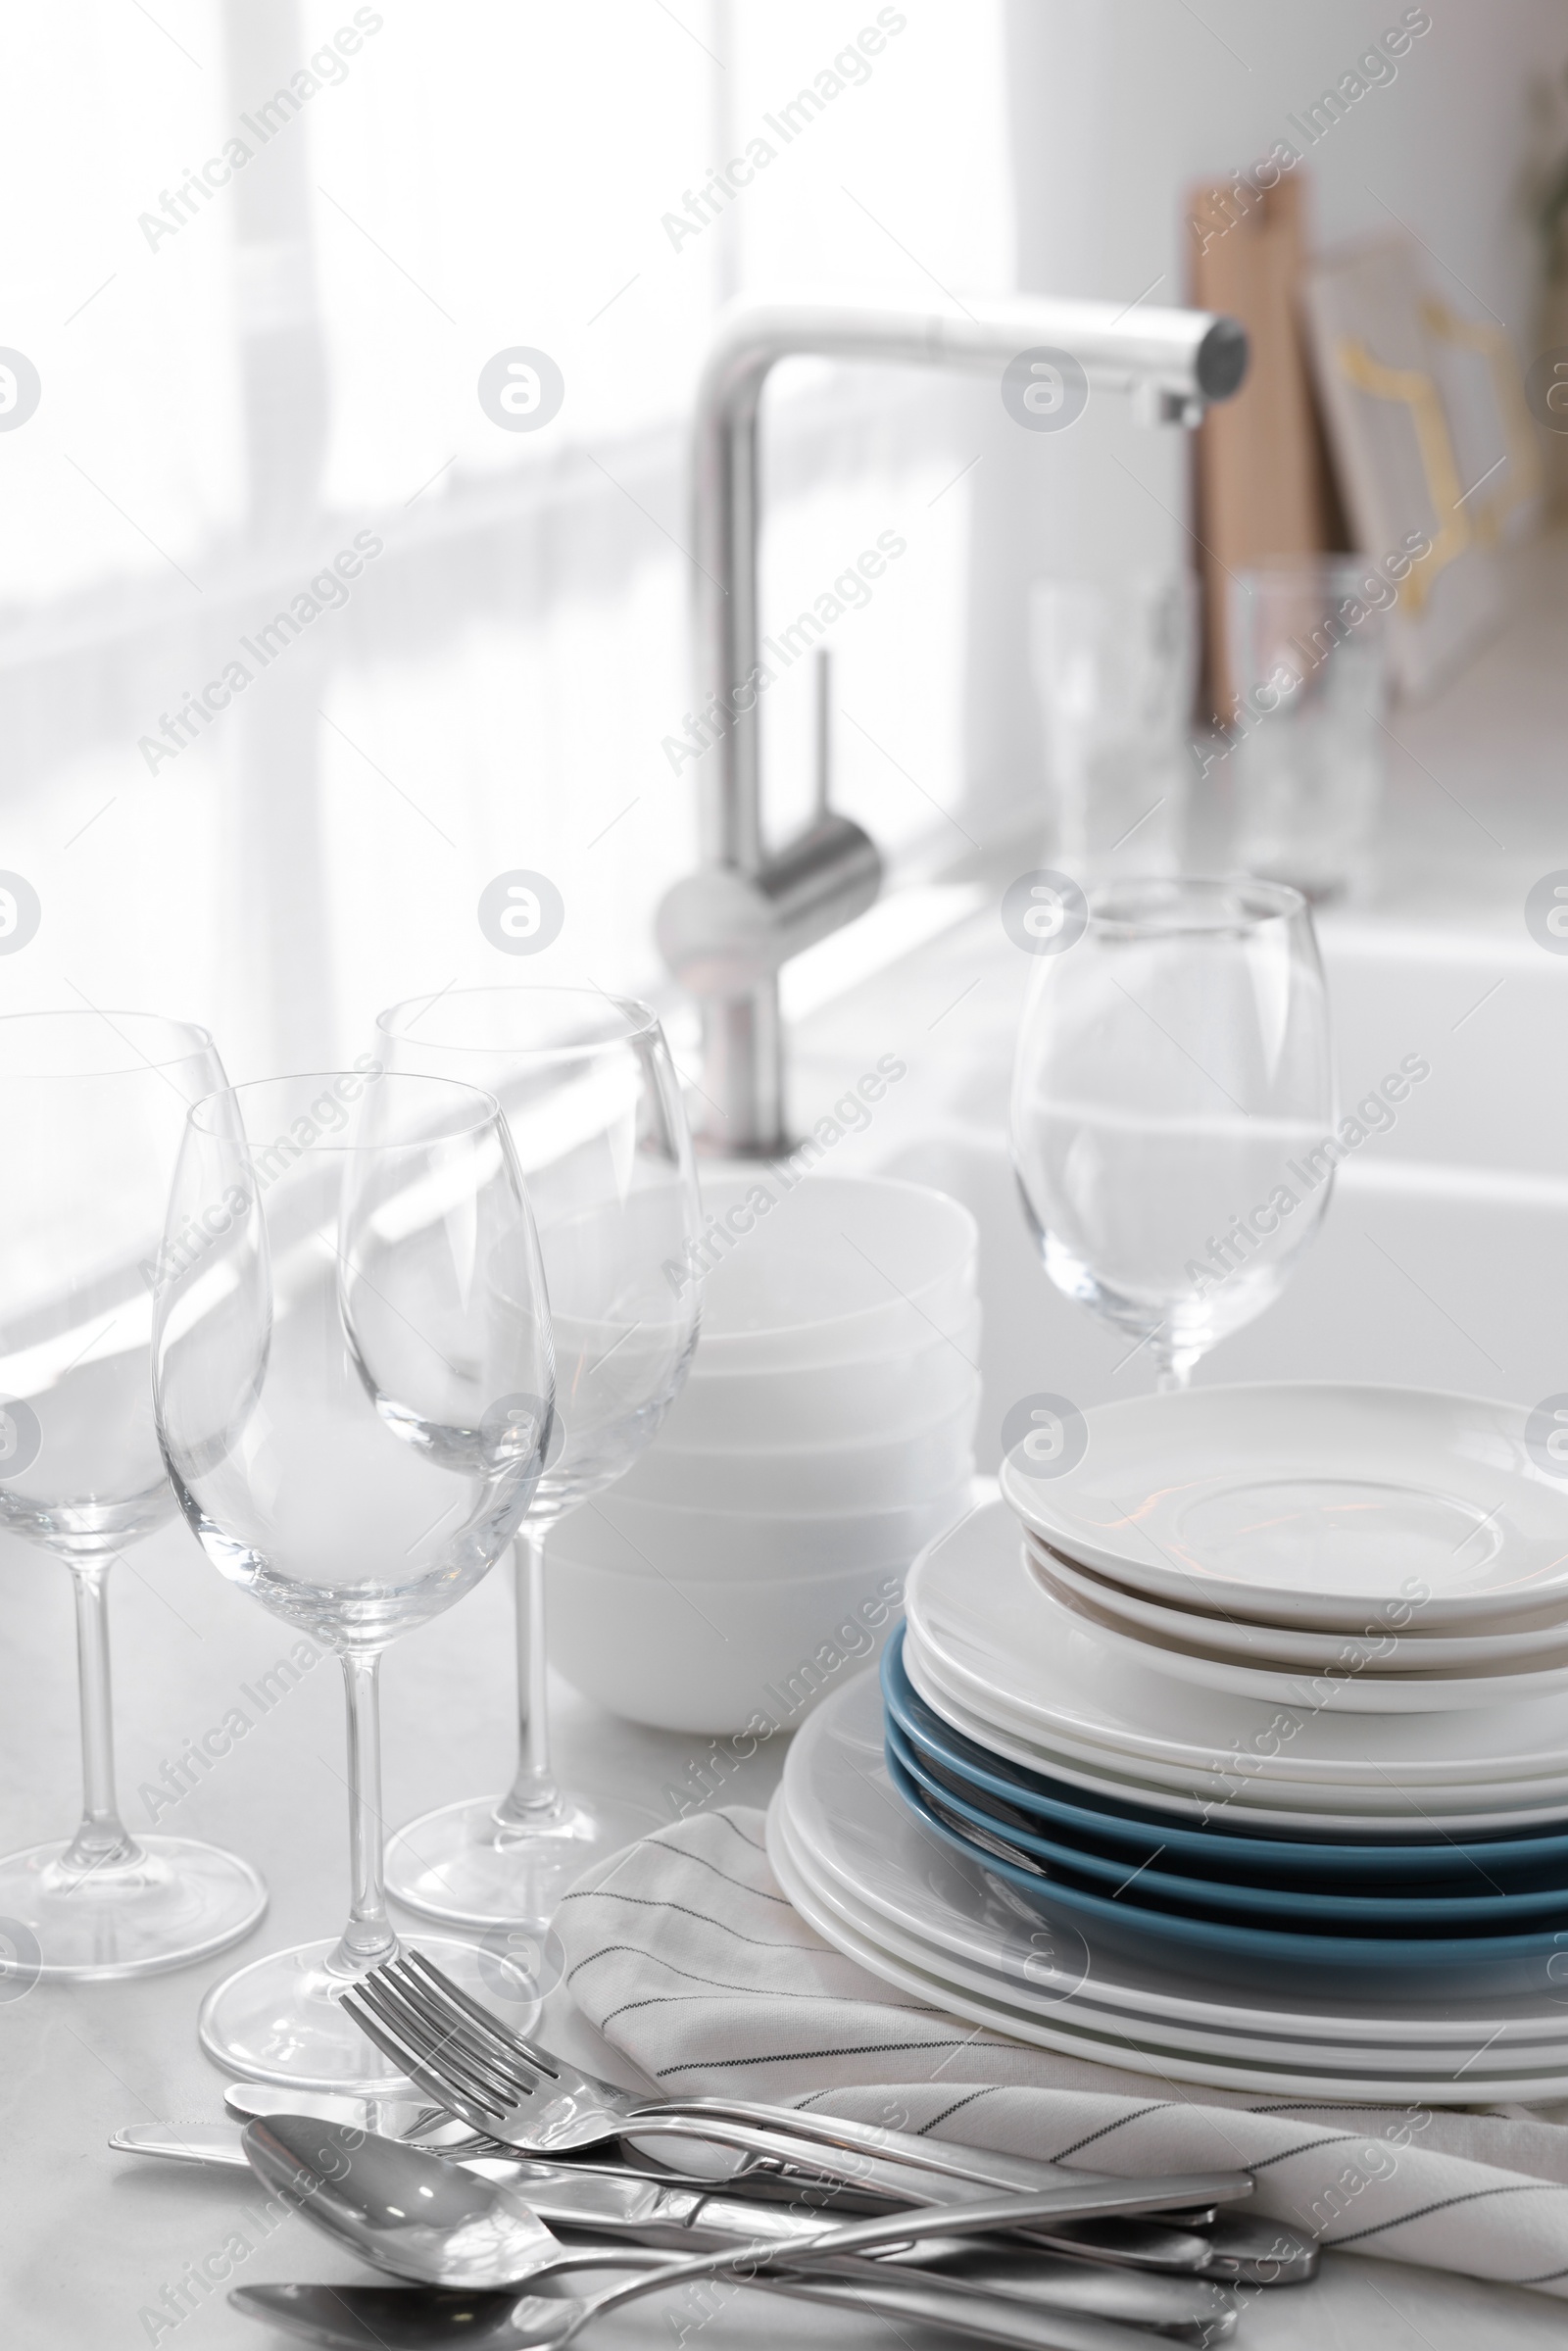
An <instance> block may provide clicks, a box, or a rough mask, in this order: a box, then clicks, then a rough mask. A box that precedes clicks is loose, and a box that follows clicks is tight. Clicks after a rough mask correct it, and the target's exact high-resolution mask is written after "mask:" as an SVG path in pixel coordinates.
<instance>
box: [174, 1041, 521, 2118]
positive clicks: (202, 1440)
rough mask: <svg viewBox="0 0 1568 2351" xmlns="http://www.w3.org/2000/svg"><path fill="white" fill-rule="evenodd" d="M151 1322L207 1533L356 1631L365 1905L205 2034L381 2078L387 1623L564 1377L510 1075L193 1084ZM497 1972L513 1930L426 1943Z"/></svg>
mask: <svg viewBox="0 0 1568 2351" xmlns="http://www.w3.org/2000/svg"><path fill="white" fill-rule="evenodd" d="M168 1230H169V1241H168V1245H167V1254H168V1256H169V1259H170V1261H171V1266H172V1270H171V1273H170V1276H169V1279H168V1280H167V1282H166V1284H165V1286H164V1288H163V1290H162V1291H161V1292H160V1294H159V1298H158V1312H157V1318H156V1323H155V1328H154V1337H153V1364H154V1400H155V1408H156V1412H157V1420H158V1434H159V1438H160V1441H161V1443H162V1445H163V1447H164V1455H165V1459H166V1460H167V1462H168V1464H169V1472H170V1476H171V1478H172V1481H173V1486H174V1492H175V1494H177V1496H178V1499H179V1505H180V1508H181V1509H182V1510H183V1512H184V1514H185V1518H186V1521H187V1523H188V1524H189V1526H190V1528H191V1530H192V1532H193V1533H194V1534H195V1536H196V1538H197V1540H198V1542H199V1543H201V1545H202V1548H203V1549H204V1550H205V1551H206V1553H207V1555H208V1557H209V1558H210V1559H211V1560H212V1562H213V1564H214V1566H215V1567H217V1568H218V1569H219V1570H220V1571H221V1573H222V1574H223V1575H225V1576H226V1577H227V1578H228V1579H229V1581H230V1582H231V1583H234V1584H238V1585H240V1586H241V1587H243V1589H244V1590H245V1591H247V1592H252V1593H253V1594H254V1595H255V1597H256V1598H257V1599H259V1600H260V1601H261V1602H262V1604H263V1606H264V1607H266V1608H269V1609H270V1610H271V1612H272V1614H273V1615H275V1616H280V1617H282V1618H283V1619H284V1620H285V1621H286V1622H287V1623H288V1624H291V1625H296V1626H298V1627H299V1628H300V1630H301V1631H302V1632H304V1633H307V1634H309V1636H310V1638H311V1640H312V1641H316V1642H318V1643H319V1644H320V1645H322V1646H324V1647H328V1648H332V1649H335V1650H337V1652H338V1653H339V1655H340V1657H341V1659H342V1663H343V1678H344V1683H345V1687H346V1689H347V1692H348V1725H349V1738H348V1769H347V1786H348V1796H349V1834H350V1879H351V1886H352V1896H351V1902H350V1909H349V1918H348V1924H347V1926H346V1927H345V1928H344V1930H343V1933H342V1935H340V1936H339V1938H338V1939H337V1940H336V1942H333V1941H331V1940H330V1939H323V1940H320V1941H316V1942H309V1943H305V1944H302V1945H300V1946H298V1947H297V1948H295V1949H293V1950H287V1951H280V1952H275V1953H273V1954H272V1956H271V1957H270V1958H267V1959H261V1960H257V1961H255V1962H254V1963H253V1964H252V1965H251V1966H249V1967H246V1968H242V1969H241V1970H240V1971H239V1972H238V1973H237V1974H236V1975H233V1976H230V1977H229V1978H228V1979H227V1981H226V1982H224V1983H222V1984H220V1985H219V1986H218V1987H217V1989H216V1990H214V1991H212V1992H210V1993H209V1994H208V1996H207V1999H206V2000H205V2002H204V2003H203V2006H202V2011H201V2017H200V2031H201V2037H202V2042H203V2045H204V2047H205V2048H206V2049H207V2051H208V2053H209V2055H211V2056H213V2057H215V2058H216V2059H217V2060H218V2061H219V2063H220V2064H221V2065H223V2066H226V2067H228V2068H229V2069H230V2071H232V2072H236V2073H239V2074H243V2075H248V2076H251V2077H253V2078H255V2079H257V2080H259V2081H264V2082H283V2083H285V2084H287V2085H289V2086H291V2087H293V2086H309V2087H315V2088H327V2089H345V2088H349V2087H351V2086H358V2087H359V2088H361V2089H362V2090H364V2091H365V2093H366V2094H374V2092H376V2091H377V2090H385V2088H386V2087H387V2083H388V2081H389V2079H393V2080H395V2079H396V2077H395V2075H393V2073H392V2070H391V2069H390V2068H388V2067H387V2066H386V2065H385V2064H384V2062H383V2061H381V2060H380V2059H378V2058H377V2057H376V2055H375V2053H374V2052H373V2051H372V2050H371V2049H370V2047H369V2045H368V2042H367V2041H366V2040H365V2039H364V2037H363V2035H362V2034H361V2033H360V2032H359V2029H358V2027H357V2026H356V2025H355V2024H354V2023H353V2021H352V2019H350V2018H348V2017H346V2016H345V2015H344V2013H343V2010H342V2006H341V1995H342V1993H343V1992H344V1991H345V1990H346V1989H348V1988H349V1986H350V1985H351V1984H354V1983H355V1982H356V1981H357V1980H358V1979H359V1978H360V1977H361V1976H362V1975H364V1973H365V1972H366V1970H367V1969H368V1968H371V1967H374V1966H376V1965H378V1964H379V1963H380V1962H381V1961H382V1960H385V1959H388V1958H391V1957H392V1956H393V1955H394V1954H395V1953H396V1951H397V1949H398V1938H397V1936H396V1935H395V1934H394V1933H393V1931H392V1928H391V1926H390V1925H389V1923H388V1920H387V1915H386V1907H385V1902H384V1899H383V1892H382V1874H381V1837H382V1830H381V1813H380V1806H381V1790H380V1747H379V1736H378V1729H377V1687H376V1677H377V1669H378V1666H379V1662H380V1655H381V1651H382V1650H383V1649H384V1648H385V1647H386V1646H387V1644H388V1642H390V1641H395V1640H396V1639H397V1638H398V1636H399V1635H400V1634H402V1633H406V1632H407V1631H409V1630H410V1628H411V1627H413V1626H416V1625H420V1624H423V1623H425V1622H426V1621H427V1619H429V1618H430V1617H432V1616H434V1615H436V1614H438V1612H439V1611H440V1610H442V1609H443V1608H450V1607H451V1606H452V1604H453V1602H454V1601H455V1600H459V1599H461V1598H462V1596H463V1594H464V1593H465V1592H466V1591H467V1590H468V1589H469V1587H470V1586H471V1585H473V1584H476V1583H477V1582H478V1580H479V1578H480V1577H481V1576H482V1575H484V1574H485V1572H486V1570H487V1569H488V1568H489V1567H490V1566H491V1565H492V1564H493V1562H494V1561H495V1560H496V1559H497V1557H499V1555H500V1553H501V1552H502V1551H503V1550H504V1549H505V1547H506V1545H507V1543H510V1541H511V1540H512V1536H513V1533H514V1531H515V1528H516V1526H517V1523H518V1521H519V1519H520V1518H521V1516H522V1514H523V1512H524V1510H526V1508H527V1506H528V1503H529V1501H530V1500H531V1498H532V1495H533V1491H534V1486H535V1484H536V1482H537V1480H538V1476H539V1470H540V1465H541V1462H542V1459H543V1455H544V1449H545V1445H546V1444H547V1442H548V1432H549V1423H550V1413H551V1409H552V1398H553V1388H554V1381H553V1370H552V1361H551V1345H550V1324H549V1313H548V1308H547V1305H546V1300H545V1289H544V1276H543V1271H542V1269H541V1266H540V1262H539V1250H538V1242H537V1239H536V1237H535V1234H534V1230H533V1223H532V1219H531V1217H530V1215H529V1212H528V1204H527V1200H526V1198H525V1195H524V1192H523V1188H522V1179H521V1176H520V1175H519V1173H518V1169H517V1163H516V1159H515V1155H514V1153H513V1150H512V1144H511V1139H510V1137H509V1136H508V1134H507V1130H506V1125H505V1122H504V1121H503V1120H502V1118H501V1116H500V1113H499V1111H498V1110H497V1107H496V1104H495V1102H493V1101H492V1100H491V1098H490V1097H489V1096H488V1095H486V1094H483V1093H481V1092H480V1091H478V1090H477V1089H476V1088H474V1087H471V1086H463V1085H457V1084H454V1083H453V1082H451V1081H450V1080H447V1079H442V1078H429V1077H406V1076H391V1075H387V1074H385V1073H378V1072H376V1071H374V1070H373V1069H372V1070H371V1071H370V1072H368V1073H367V1072H365V1071H364V1070H347V1071H338V1072H328V1073H327V1074H325V1075H319V1076H312V1077H290V1078H272V1079H265V1080H263V1081H261V1082H260V1083H258V1084H255V1085H247V1086H238V1087H232V1088H226V1089H224V1090H223V1091H222V1092H221V1093H218V1094H214V1095H212V1096H210V1097H209V1098H208V1100H207V1101H205V1102H200V1103H198V1104H197V1105H196V1107H195V1108H194V1109H193V1110H192V1111H191V1112H190V1115H189V1118H188V1120H187V1122H186V1128H185V1139H184V1143H183V1146H182V1148H181V1151H180V1154H179V1162H178V1166H177V1168H176V1170H175V1175H174V1183H173V1189H172V1196H171V1200H170V1206H169V1227H168ZM423 1947H424V1948H425V1949H426V1950H427V1951H428V1953H429V1954H430V1956H431V1957H432V1958H435V1959H436V1960H437V1961H438V1962H439V1964H440V1965H441V1966H442V1967H444V1968H446V1969H447V1970H448V1972H449V1973H450V1974H452V1975H453V1976H455V1977H456V1978H457V1980H458V1981H459V1982H460V1983H461V1984H466V1986H467V1988H468V1989H469V1991H470V1992H471V1993H473V1994H475V1995H476V1996H491V1995H493V1994H494V1993H495V1992H496V1991H498V1990H502V1992H503V1996H505V1997H506V1998H507V1999H508V2001H509V2003H513V2004H521V2003H523V2002H527V2003H529V2004H530V2005H531V2004H532V1999H531V1987H530V1986H528V1985H527V1984H524V1983H522V1981H521V1980H520V1978H517V1977H516V1975H515V1971H513V1970H511V1968H510V1963H509V1962H508V1961H506V1960H505V1959H504V1958H498V1957H497V1956H496V1955H494V1954H492V1953H490V1952H487V1951H477V1950H475V1949H474V1948H473V1947H472V1946H471V1945H469V1944H466V1943H459V1942H456V1941H449V1940H447V1939H445V1938H438V1939H436V1940H433V1941H430V1942H428V1943H426V1944H425V1945H424V1946H423Z"/></svg>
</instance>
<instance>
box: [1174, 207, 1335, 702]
mask: <svg viewBox="0 0 1568 2351" xmlns="http://www.w3.org/2000/svg"><path fill="white" fill-rule="evenodd" d="M1305 199H1306V190H1305V187H1304V185H1303V183H1302V179H1301V175H1300V173H1299V171H1292V172H1287V173H1286V174H1285V176H1284V177H1283V178H1281V179H1280V180H1279V181H1278V183H1277V184H1276V185H1275V186H1274V187H1272V188H1269V189H1266V190H1263V191H1258V190H1256V189H1253V188H1252V187H1250V185H1248V184H1247V183H1246V182H1241V183H1238V184H1236V185H1218V186H1198V187H1195V188H1193V189H1192V190H1191V191H1190V193H1189V197H1188V205H1187V235H1188V238H1189V240H1190V241H1189V248H1188V249H1189V252H1190V254H1191V257H1192V260H1191V288H1190V291H1191V299H1192V301H1193V302H1194V304H1195V305H1196V306H1197V307H1198V308H1199V309H1200V310H1207V311H1221V312H1224V313H1226V314H1228V316H1229V317H1231V318H1239V319H1240V320H1241V321H1242V324H1243V325H1244V326H1245V327H1246V328H1247V333H1248V338H1249V341H1250V347H1251V358H1250V365H1249V367H1248V371H1247V381H1246V382H1245V384H1244V385H1243V386H1242V389H1241V391H1240V392H1239V393H1238V394H1237V396H1236V398H1235V399H1234V400H1229V401H1224V402H1222V403H1221V404H1220V405H1219V406H1218V407H1217V408H1211V409H1210V410H1209V412H1208V414H1207V416H1205V417H1204V419H1203V422H1202V424H1201V427H1200V428H1199V431H1198V434H1197V436H1196V438H1197V443H1198V448H1197V492H1196V499H1195V506H1196V512H1197V521H1196V525H1195V528H1196V534H1197V538H1198V542H1199V548H1200V559H1199V560H1200V567H1201V579H1202V590H1203V651H1204V661H1203V685H1202V687H1201V692H1202V693H1203V694H1204V695H1205V696H1206V698H1207V700H1208V703H1209V706H1210V712H1211V714H1212V715H1213V716H1215V717H1219V718H1222V719H1223V718H1228V717H1229V716H1230V715H1231V712H1232V710H1233V709H1234V705H1235V694H1236V688H1235V680H1234V675H1233V670H1232V664H1231V660H1230V652H1229V647H1228V644H1227V636H1226V589H1227V585H1228V581H1229V576H1230V574H1231V573H1233V572H1236V571H1239V570H1241V569H1243V568H1244V567H1245V566H1246V565H1248V564H1249V563H1259V562H1261V561H1262V560H1263V559H1265V558H1266V557H1269V556H1281V555H1309V554H1313V553H1316V552H1318V551H1320V550H1323V549H1327V548H1342V547H1345V546H1346V545H1347V544H1348V540H1347V537H1346V532H1345V523H1344V518H1343V515H1342V514H1341V512H1340V507H1339V500H1338V497H1337V496H1336V493H1335V488H1334V481H1333V475H1332V473H1331V471H1330V468H1329V464H1328V459H1327V454H1326V449H1325V444H1324V439H1323V430H1322V424H1321V420H1320V418H1319V416H1318V411H1317V405H1316V399H1315V396H1314V392H1313V388H1312V379H1311V376H1310V374H1309V372H1308V367H1307V361H1306V354H1305V349H1304V345H1303V341H1302V334H1301V323H1300V308H1299V298H1300V287H1301V283H1302V279H1303V277H1304V274H1305V270H1306V266H1307V253H1306V226H1305Z"/></svg>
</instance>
